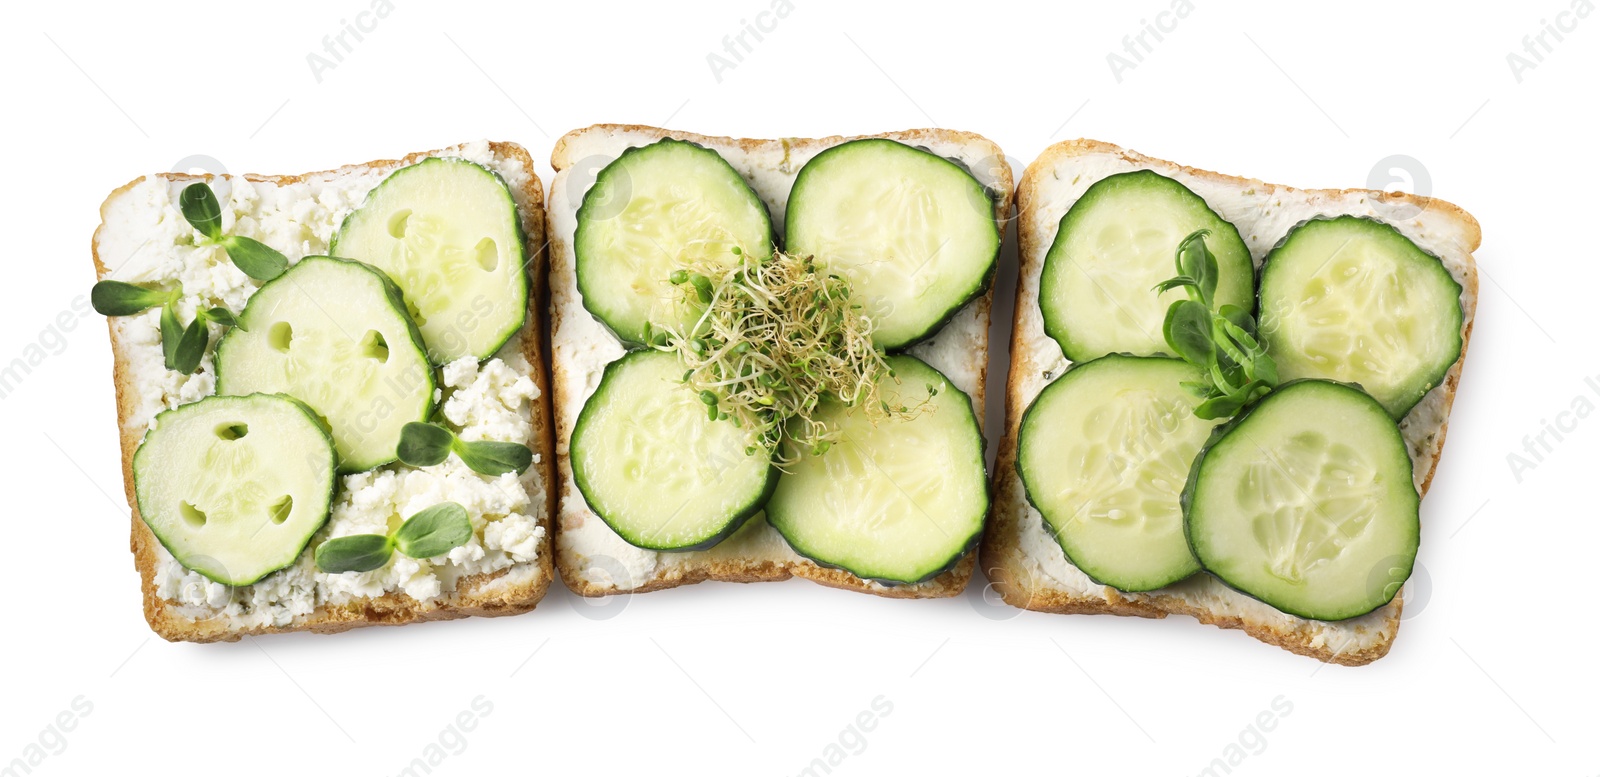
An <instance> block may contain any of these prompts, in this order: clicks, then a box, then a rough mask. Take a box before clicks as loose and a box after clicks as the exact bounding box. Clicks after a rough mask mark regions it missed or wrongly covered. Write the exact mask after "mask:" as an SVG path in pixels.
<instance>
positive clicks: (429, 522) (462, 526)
mask: <svg viewBox="0 0 1600 777" xmlns="http://www.w3.org/2000/svg"><path fill="white" fill-rule="evenodd" d="M471 539H472V520H471V519H470V518H468V517H467V510H466V508H464V507H462V506H461V505H458V504H456V503H455V502H441V503H439V504H436V505H434V506H432V507H429V508H427V509H426V510H423V511H422V512H419V513H417V514H416V515H413V516H411V517H410V518H407V519H406V521H405V523H402V524H400V528H399V529H398V530H397V531H395V534H394V542H395V547H397V548H399V549H400V552H401V553H404V554H406V555H407V556H410V557H412V558H433V557H434V556H442V555H444V554H446V553H449V552H450V551H451V550H452V549H454V548H458V547H460V546H462V545H465V544H467V541H468V540H471Z"/></svg>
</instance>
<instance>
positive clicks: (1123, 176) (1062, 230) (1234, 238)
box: [1035, 170, 1261, 364]
mask: <svg viewBox="0 0 1600 777" xmlns="http://www.w3.org/2000/svg"><path fill="white" fill-rule="evenodd" d="M1135 179H1138V180H1150V179H1160V181H1164V182H1165V183H1161V184H1160V185H1168V184H1171V185H1174V186H1177V187H1179V188H1181V189H1182V190H1183V191H1186V192H1188V193H1189V195H1190V196H1193V197H1195V198H1197V199H1199V200H1200V202H1201V203H1202V204H1204V205H1205V207H1206V210H1208V211H1210V212H1211V215H1212V216H1213V217H1214V218H1216V220H1217V221H1219V222H1221V223H1222V225H1223V226H1224V227H1225V228H1226V229H1227V233H1225V234H1220V235H1219V234H1216V231H1214V232H1213V233H1212V234H1213V236H1214V237H1216V238H1219V239H1221V240H1223V241H1226V242H1232V243H1234V244H1235V245H1236V246H1237V247H1238V248H1240V249H1243V251H1244V256H1245V258H1246V265H1247V266H1248V268H1249V272H1250V291H1251V295H1250V301H1249V312H1250V315H1251V316H1252V317H1259V315H1260V306H1261V302H1260V295H1259V290H1260V288H1261V271H1260V270H1259V269H1258V268H1257V267H1256V266H1255V264H1254V263H1253V261H1251V256H1252V255H1251V253H1250V248H1249V245H1248V244H1246V243H1245V242H1244V237H1243V236H1242V235H1240V234H1239V227H1238V226H1236V225H1235V224H1234V223H1233V222H1231V221H1229V220H1227V219H1225V218H1223V217H1222V214H1220V213H1218V212H1217V211H1216V209H1215V208H1212V207H1211V204H1210V203H1209V202H1206V200H1205V198H1204V197H1201V196H1200V195H1199V194H1196V193H1195V191H1194V190H1193V189H1190V188H1189V187H1188V186H1185V185H1184V184H1183V182H1181V181H1178V180H1177V179H1175V178H1169V177H1167V176H1165V175H1162V174H1160V173H1158V172H1156V171H1154V170H1134V171H1131V172H1126V173H1116V174H1113V175H1108V176H1106V177H1105V178H1102V179H1100V180H1098V181H1095V182H1094V183H1093V184H1090V186H1089V188H1087V189H1085V190H1084V191H1083V194H1082V195H1081V196H1080V197H1079V198H1078V199H1077V201H1076V202H1074V203H1073V205H1072V207H1071V208H1068V209H1067V212H1066V213H1063V214H1061V220H1060V221H1059V222H1057V223H1056V236H1055V237H1054V238H1053V239H1051V241H1050V247H1049V248H1047V249H1045V260H1044V264H1043V265H1042V266H1041V268H1040V282H1039V290H1038V292H1037V293H1036V294H1035V296H1036V298H1037V299H1036V301H1039V300H1042V299H1043V296H1044V294H1045V283H1044V280H1043V278H1044V277H1045V275H1046V274H1047V273H1048V272H1049V269H1048V265H1049V262H1050V255H1051V254H1052V253H1054V252H1055V247H1056V243H1057V242H1059V241H1060V240H1061V236H1062V235H1064V234H1066V232H1067V228H1068V222H1069V221H1070V220H1071V218H1072V215H1073V212H1074V211H1076V210H1077V207H1078V203H1080V202H1083V201H1084V200H1087V199H1089V195H1090V194H1091V193H1093V192H1094V190H1095V188H1096V187H1098V186H1101V185H1102V184H1105V183H1106V182H1107V181H1124V182H1126V181H1129V180H1135ZM1217 231H1220V229H1219V230H1217ZM1212 253H1213V254H1216V253H1218V252H1217V251H1212ZM1219 269H1220V268H1219ZM1173 272H1174V273H1176V272H1177V270H1176V268H1174V270H1173ZM1151 293H1152V294H1154V293H1155V292H1154V291H1152V292H1151ZM1219 293H1220V288H1219ZM1039 307H1040V310H1041V313H1042V311H1043V310H1044V307H1045V306H1044V305H1043V304H1042V303H1041V304H1040V305H1039ZM1044 330H1045V335H1046V336H1048V337H1049V338H1050V339H1051V340H1054V341H1055V342H1056V345H1058V346H1060V347H1061V352H1062V355H1064V356H1065V357H1066V358H1067V360H1068V361H1071V362H1073V363H1074V364H1076V363H1078V362H1080V361H1093V359H1080V358H1079V357H1081V356H1082V355H1083V354H1082V353H1078V354H1073V353H1072V352H1071V349H1070V348H1069V346H1068V342H1069V338H1068V337H1067V333H1066V332H1065V331H1063V330H1062V328H1061V327H1060V326H1059V325H1056V326H1052V325H1051V323H1050V321H1049V317H1048V316H1044ZM1117 353H1123V352H1117ZM1106 355H1110V354H1106ZM1125 355H1131V354H1125ZM1097 358H1098V357H1097Z"/></svg>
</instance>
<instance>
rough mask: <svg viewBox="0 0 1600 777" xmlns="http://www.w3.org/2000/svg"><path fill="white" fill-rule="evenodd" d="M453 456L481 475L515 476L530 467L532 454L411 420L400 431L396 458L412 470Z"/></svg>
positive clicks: (515, 446)
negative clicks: (462, 436) (508, 474)
mask: <svg viewBox="0 0 1600 777" xmlns="http://www.w3.org/2000/svg"><path fill="white" fill-rule="evenodd" d="M451 453H454V454H456V455H457V456H460V457H461V462H462V463H463V464H466V465H467V468H468V469H471V470H472V471H473V472H477V473H480V474H484V475H504V474H506V473H507V472H515V473H517V474H518V475H520V474H522V473H524V472H526V471H528V467H530V466H532V465H533V451H532V450H530V449H529V448H528V446H526V445H522V444H520V443H514V442H492V441H489V440H479V441H477V442H467V441H465V440H462V439H461V438H459V437H457V436H456V435H455V433H454V432H452V431H450V430H449V429H446V428H444V427H443V426H440V425H438V424H430V423H422V422H420V421H413V422H411V423H409V424H406V425H405V426H403V427H401V428H400V444H399V446H398V448H397V450H396V455H398V456H399V457H400V460H401V461H403V462H405V463H406V464H409V465H411V466H413V467H431V466H433V465H435V464H438V463H440V462H442V461H444V460H445V459H446V458H449V456H450V454H451Z"/></svg>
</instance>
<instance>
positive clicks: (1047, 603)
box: [980, 139, 1482, 666]
mask: <svg viewBox="0 0 1600 777" xmlns="http://www.w3.org/2000/svg"><path fill="white" fill-rule="evenodd" d="M1088 153H1109V154H1115V155H1118V156H1121V157H1122V158H1123V159H1125V160H1127V161H1129V162H1131V163H1133V164H1135V165H1140V166H1151V167H1155V168H1157V169H1158V170H1159V171H1161V172H1163V173H1166V172H1168V170H1169V169H1172V168H1175V169H1176V170H1178V171H1180V172H1182V173H1183V174H1185V175H1189V176H1194V177H1196V178H1201V179H1205V180H1209V181H1212V182H1216V183H1219V184H1226V185H1230V186H1239V187H1253V188H1257V189H1260V188H1261V187H1266V189H1267V190H1268V191H1276V192H1286V193H1288V192H1292V193H1295V194H1297V195H1302V196H1304V195H1311V196H1316V197H1326V198H1341V197H1346V196H1349V195H1357V196H1362V197H1367V198H1371V199H1375V200H1381V201H1384V202H1388V203H1406V204H1410V205H1414V206H1416V207H1417V208H1419V209H1420V210H1423V211H1431V212H1435V213H1441V214H1444V215H1445V216H1446V217H1447V218H1449V219H1450V220H1452V221H1454V222H1456V223H1457V225H1458V226H1460V227H1461V228H1462V229H1463V231H1464V234H1466V235H1467V243H1468V245H1465V246H1463V248H1464V249H1465V253H1466V256H1467V274H1466V278H1465V281H1466V283H1465V291H1466V292H1468V293H1469V296H1470V297H1471V298H1472V299H1474V300H1475V299H1476V298H1477V293H1478V275H1477V268H1476V265H1475V264H1474V263H1473V261H1472V256H1471V254H1472V251H1474V250H1476V249H1477V248H1478V246H1479V245H1480V243H1481V242H1482V231H1481V229H1480V228H1479V226H1478V222H1477V220H1476V219H1474V218H1473V217H1472V216H1471V215H1470V214H1468V213H1467V212H1466V211H1464V210H1462V209H1461V208H1460V207H1458V206H1456V205H1454V204H1452V203H1449V202H1446V201H1444V200H1439V199H1434V198H1430V197H1422V196H1418V195H1412V194H1405V193H1398V192H1381V191H1373V190H1367V189H1319V190H1301V189H1295V188H1293V187H1288V186H1280V185H1276V184H1268V183H1263V182H1261V181H1257V180H1254V179H1248V178H1241V177H1236V176H1229V175H1223V174H1221V173H1216V172H1212V171H1209V170H1200V169H1197V168H1192V167H1185V166H1181V165H1176V164H1174V163H1171V162H1166V161H1165V160H1160V159H1155V158H1152V157H1147V156H1144V155H1142V154H1138V153H1136V152H1132V151H1127V150H1125V149H1122V148H1121V147H1119V146H1116V145H1113V144H1110V143H1103V142H1100V141H1095V140H1087V139H1080V140H1069V141H1064V142H1062V143H1057V144H1055V145H1054V146H1051V147H1050V148H1048V149H1046V150H1045V152H1044V153H1043V154H1041V155H1040V156H1039V158H1038V159H1036V160H1034V162H1033V163H1032V164H1030V165H1029V166H1028V169H1027V171H1026V172H1025V173H1024V174H1023V176H1022V180H1021V182H1020V184H1019V185H1018V189H1017V203H1018V209H1019V212H1020V213H1023V214H1026V213H1028V212H1030V211H1031V210H1032V209H1033V208H1035V207H1038V203H1040V202H1041V201H1042V200H1043V198H1044V187H1045V185H1046V182H1045V180H1044V177H1045V173H1046V171H1048V170H1051V169H1052V168H1053V167H1054V166H1055V165H1056V163H1057V162H1058V161H1060V160H1061V159H1063V158H1066V157H1072V156H1079V155H1083V154H1088ZM1017 233H1018V236H1019V238H1020V261H1021V267H1020V273H1021V274H1022V277H1028V273H1030V272H1033V273H1037V272H1038V270H1037V268H1038V266H1039V264H1040V263H1042V262H1043V258H1044V253H1045V252H1046V251H1047V250H1048V249H1049V247H1050V246H1049V245H1044V244H1042V243H1043V242H1044V241H1043V236H1042V235H1039V234H1035V233H1034V231H1033V230H1031V229H1028V228H1027V227H1026V224H1025V223H1024V224H1022V228H1019V229H1018V231H1017ZM1026 287H1027V284H1025V283H1021V282H1019V283H1018V284H1017V299H1016V308H1015V309H1016V311H1017V314H1018V317H1019V319H1020V315H1021V313H1022V311H1023V310H1025V309H1026V306H1037V300H1035V299H1030V298H1028V296H1027V294H1026V293H1025V291H1024V290H1025V288H1026ZM1473 312H1474V311H1473V310H1472V309H1467V310H1464V311H1463V313H1464V315H1465V318H1466V323H1465V326H1464V328H1463V332H1462V341H1461V354H1460V357H1459V358H1458V359H1457V360H1456V363H1455V364H1454V365H1453V366H1452V367H1451V368H1450V370H1449V372H1448V373H1447V374H1446V376H1445V380H1444V381H1443V383H1442V384H1441V385H1440V386H1439V387H1437V388H1436V389H1434V390H1435V391H1438V392H1441V395H1442V399H1443V409H1444V414H1445V422H1444V423H1442V424H1441V425H1440V428H1439V429H1438V431H1437V433H1436V434H1437V439H1438V447H1437V448H1436V450H1435V453H1434V454H1433V455H1432V456H1431V460H1430V461H1429V462H1428V472H1427V475H1426V476H1424V478H1423V479H1422V482H1421V490H1422V493H1424V494H1426V493H1427V489H1428V486H1429V485H1430V484H1431V483H1432V481H1433V475H1434V472H1435V471H1436V470H1437V469H1438V466H1439V458H1440V454H1441V453H1442V451H1443V444H1444V437H1445V433H1446V432H1447V430H1448V428H1449V423H1448V418H1449V410H1450V406H1451V404H1452V403H1453V402H1454V399H1455V393H1456V387H1457V385H1458V384H1459V383H1460V380H1461V370H1462V366H1463V365H1464V364H1465V362H1466V357H1467V345H1468V342H1469V341H1470V340H1471V335H1472V323H1473ZM1026 337H1027V334H1026V333H1025V332H1024V331H1023V327H1021V326H1014V327H1013V328H1012V333H1011V354H1012V362H1011V373H1010V375H1009V376H1007V381H1006V429H1005V434H1004V436H1003V437H1002V439H1001V442H1000V449H999V454H998V456H997V459H996V462H995V476H994V478H995V480H994V491H995V495H996V498H995V503H996V505H1005V504H1010V503H1011V501H1012V500H1014V499H1016V498H1018V497H1019V496H1020V494H1019V492H1018V489H1020V488H1022V484H1021V480H1020V478H1019V477H1018V476H1017V474H1016V445H1017V439H1016V434H1017V427H1018V424H1019V423H1020V421H1021V418H1022V414H1023V412H1024V411H1025V410H1027V406H1026V404H1025V400H1024V398H1023V397H1022V395H1021V391H1020V387H1019V378H1020V377H1021V376H1022V375H1024V374H1025V371H1027V370H1030V369H1033V365H1031V364H1028V363H1026V362H1027V359H1026V357H1024V356H1023V355H1024V354H1026V353H1027V352H1028V351H1027V342H1026V339H1025V338H1026ZM1019 357H1021V358H1019ZM1021 539H1022V538H1021V531H1020V527H1019V526H1017V524H1016V521H1015V520H1014V518H1013V516H1012V515H1011V513H1010V512H1009V511H1008V510H1005V509H995V510H994V511H993V512H992V513H991V515H990V518H989V523H988V525H987V527H986V528H985V532H984V539H983V543H982V548H981V551H980V552H981V557H982V563H983V569H984V572H985V573H986V574H988V576H989V579H990V580H991V581H993V583H994V585H995V588H996V589H997V590H998V591H999V593H1000V596H1001V598H1002V599H1003V600H1004V601H1005V602H1006V603H1008V604H1011V605H1012V606H1015V607H1021V608H1023V609H1028V610H1035V611H1038V612H1052V613H1080V614H1111V615H1130V616H1137V617H1144V618H1165V617H1166V616H1167V615H1170V614H1177V615H1188V616H1191V617H1193V618H1195V619H1196V620H1198V621H1200V622H1201V623H1206V624H1211V625H1214V626H1217V627H1219V628H1224V629H1239V630H1241V631H1243V632H1245V633H1246V634H1248V635H1250V636H1251V637H1254V638H1256V639H1258V640H1260V641H1262V642H1266V643H1268V644H1272V645H1276V646H1278V647H1281V648H1283V649H1285V650H1288V651H1290V652H1293V653H1297V654H1300V655H1304V656H1310V657H1312V658H1316V659H1319V660H1321V661H1325V662H1331V663H1335V664H1342V665H1346V666H1360V665H1363V664H1368V663H1371V662H1372V661H1375V660H1377V659H1379V658H1382V657H1383V656H1384V655H1386V654H1388V652H1389V649H1390V647H1391V646H1392V645H1393V641H1394V635H1395V633H1396V632H1397V631H1398V628H1399V622H1400V613H1401V608H1402V602H1401V600H1400V597H1399V596H1398V595H1397V596H1396V597H1395V600H1394V603H1393V605H1392V606H1391V607H1390V608H1389V609H1388V611H1387V613H1388V614H1387V618H1386V624H1385V627H1386V632H1387V634H1388V638H1387V639H1384V640H1383V641H1381V642H1378V643H1376V644H1374V645H1372V646H1370V647H1366V648H1363V649H1360V650H1353V651H1347V650H1344V649H1342V648H1343V646H1339V645H1324V644H1320V643H1314V642H1313V641H1312V640H1311V639H1310V638H1309V636H1308V635H1307V634H1306V633H1305V632H1303V631H1298V630H1295V629H1292V628H1284V627H1281V626H1279V625H1278V624H1274V623H1267V622H1257V621H1253V620H1249V619H1246V618H1241V617H1237V616H1234V615H1228V614H1222V613H1216V612H1212V611H1209V610H1207V609H1204V608H1201V607H1196V606H1194V605H1193V604H1191V603H1189V602H1187V601H1185V600H1183V599H1181V598H1178V597H1174V596H1164V595H1160V594H1159V593H1158V594H1155V595H1151V596H1147V597H1145V598H1141V599H1138V600H1134V599H1129V598H1125V597H1122V596H1119V595H1118V593H1117V592H1116V591H1114V590H1110V589H1108V594H1107V597H1106V598H1100V597H1084V596H1076V595H1073V594H1072V593H1071V592H1069V591H1065V590H1062V589H1060V588H1057V587H1053V586H1052V585H1051V583H1050V581H1049V580H1039V579H1034V576H1033V575H1032V574H1031V573H1030V572H1029V570H1028V566H1027V560H1026V556H1025V554H1024V552H1023V550H1022V544H1021ZM1296 620H1298V619H1296Z"/></svg>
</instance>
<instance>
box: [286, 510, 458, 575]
mask: <svg viewBox="0 0 1600 777" xmlns="http://www.w3.org/2000/svg"><path fill="white" fill-rule="evenodd" d="M471 539H472V519H471V518H469V517H468V516H467V509H466V508H464V507H462V506H461V505H459V504H456V503H455V502H440V503H439V504H436V505H434V506H432V507H429V508H427V509H425V510H422V511H421V512H419V513H417V514H416V515H413V516H411V517H410V518H407V519H406V520H405V522H404V523H402V524H400V528H399V529H396V530H395V532H394V534H392V535H383V534H352V535H349V536H347V537H335V538H333V539H331V540H328V541H327V542H324V543H322V544H321V545H318V546H317V551H316V553H315V554H313V556H314V558H315V559H316V563H317V568H318V569H321V570H322V571H324V572H327V573H329V574H333V575H337V574H341V573H343V572H371V571H372V570H374V569H379V568H381V567H382V566H383V565H384V564H387V563H389V558H390V557H391V556H393V555H394V551H395V550H397V549H398V550H399V551H400V552H401V553H404V554H405V555H407V556H410V557H411V558H433V557H434V556H442V555H444V554H446V553H449V552H450V551H451V550H452V549H455V548H458V547H460V546H462V545H465V544H467V542H468V541H470V540H471Z"/></svg>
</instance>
